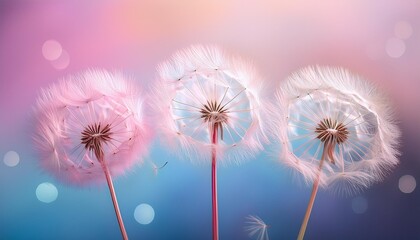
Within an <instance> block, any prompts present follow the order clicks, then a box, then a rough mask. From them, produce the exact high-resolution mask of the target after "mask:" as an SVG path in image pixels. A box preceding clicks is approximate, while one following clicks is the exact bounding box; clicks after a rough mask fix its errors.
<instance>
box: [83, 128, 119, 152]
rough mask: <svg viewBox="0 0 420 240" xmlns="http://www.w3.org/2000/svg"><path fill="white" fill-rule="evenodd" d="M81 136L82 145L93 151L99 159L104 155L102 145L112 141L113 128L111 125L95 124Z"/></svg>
mask: <svg viewBox="0 0 420 240" xmlns="http://www.w3.org/2000/svg"><path fill="white" fill-rule="evenodd" d="M81 134H82V136H81V139H80V140H81V143H82V144H83V145H85V149H87V150H89V151H93V152H94V153H95V155H96V157H97V158H99V157H100V156H102V155H103V150H102V144H103V143H105V142H107V141H110V140H111V134H112V133H111V127H110V125H109V124H106V125H104V124H101V123H95V124H92V125H88V126H87V127H86V128H85V129H84V130H83V131H82V133H81Z"/></svg>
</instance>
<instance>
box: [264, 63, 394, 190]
mask: <svg viewBox="0 0 420 240" xmlns="http://www.w3.org/2000/svg"><path fill="white" fill-rule="evenodd" d="M276 103H277V108H278V109H277V111H276V114H277V116H276V117H274V118H273V122H272V127H273V129H275V133H276V134H277V138H278V141H279V142H280V144H281V150H280V156H279V159H280V161H281V162H282V163H284V164H285V165H286V166H289V167H291V168H292V169H294V170H297V171H298V172H299V173H301V174H302V175H303V177H304V179H305V181H306V182H307V183H311V182H312V181H313V180H314V179H315V178H316V176H317V174H318V171H319V170H318V169H319V163H320V159H321V155H322V154H323V148H324V146H327V145H326V144H327V143H330V145H329V147H328V149H330V151H329V152H328V153H326V159H327V161H325V162H324V165H323V166H322V172H321V174H320V185H321V186H323V187H331V188H332V189H333V190H334V191H337V192H340V193H351V192H358V191H359V190H361V189H364V188H366V187H368V186H369V185H370V184H371V183H373V182H377V181H380V180H382V179H383V177H384V176H386V174H387V173H388V172H389V171H390V170H391V169H392V168H393V167H394V166H395V165H397V164H398V158H397V156H398V155H399V152H398V150H397V147H398V142H399V137H400V131H399V129H398V127H397V125H396V124H395V120H394V119H393V112H392V109H391V107H390V104H389V102H388V100H387V99H386V97H384V95H382V94H381V93H380V92H379V91H378V90H377V89H376V88H375V87H374V86H373V85H372V84H370V83H368V82H366V81H364V80H363V79H361V78H360V77H359V76H357V75H353V74H352V73H350V72H349V71H347V70H344V69H341V68H331V67H307V68H304V69H302V70H300V71H298V72H296V73H294V74H292V75H291V76H290V77H289V78H288V79H287V81H285V82H284V83H283V84H282V85H281V87H280V88H279V89H278V91H277V96H276ZM337 188H339V189H337Z"/></svg>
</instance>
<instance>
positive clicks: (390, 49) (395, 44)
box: [385, 38, 405, 58]
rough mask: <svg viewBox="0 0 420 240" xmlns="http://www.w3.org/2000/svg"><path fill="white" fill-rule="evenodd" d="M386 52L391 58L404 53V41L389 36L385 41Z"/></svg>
mask: <svg viewBox="0 0 420 240" xmlns="http://www.w3.org/2000/svg"><path fill="white" fill-rule="evenodd" d="M385 50H386V53H387V54H388V56H390V57H392V58H399V57H401V56H402V55H403V54H404V53H405V43H404V41H403V40H401V39H398V38H390V39H388V41H387V42H386V46H385Z"/></svg>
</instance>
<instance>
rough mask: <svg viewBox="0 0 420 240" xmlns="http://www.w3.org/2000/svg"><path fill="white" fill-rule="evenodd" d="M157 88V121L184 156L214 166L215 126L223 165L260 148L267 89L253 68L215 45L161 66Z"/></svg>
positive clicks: (190, 51) (187, 52)
mask: <svg viewBox="0 0 420 240" xmlns="http://www.w3.org/2000/svg"><path fill="white" fill-rule="evenodd" d="M158 72H159V79H158V81H157V83H156V85H155V88H154V92H153V94H154V96H155V100H154V101H153V102H154V103H155V106H154V109H155V111H156V112H157V113H158V114H157V115H158V116H159V118H158V119H156V120H155V123H156V124H157V125H158V129H160V130H161V132H162V135H163V138H164V139H165V141H166V142H167V143H168V144H169V145H170V146H173V147H174V148H175V149H176V150H177V151H176V152H178V153H181V154H182V155H183V156H184V157H187V158H189V159H190V160H192V161H197V160H198V161H202V162H203V161H207V162H210V160H211V159H210V154H211V148H212V144H211V139H210V136H211V132H210V131H211V130H210V128H211V126H214V125H215V124H217V125H218V130H219V131H218V134H219V138H218V143H217V144H216V146H215V147H216V148H217V152H218V154H220V155H219V156H218V160H221V163H226V162H229V161H233V162H236V163H238V162H239V161H240V160H241V159H243V158H245V157H248V156H249V155H251V154H253V153H255V152H257V151H258V150H261V149H262V148H263V145H262V143H263V142H264V141H266V140H267V137H266V136H265V135H264V125H263V122H262V121H261V118H262V116H264V114H266V113H265V111H266V110H265V107H264V105H265V102H264V100H263V99H262V98H261V97H262V95H263V94H264V91H266V88H265V85H264V83H263V81H262V80H261V79H260V78H259V77H258V76H257V74H256V72H255V70H254V69H253V67H251V65H250V64H248V63H245V62H244V61H242V60H240V59H237V58H232V57H228V56H227V55H226V54H224V53H223V52H222V51H221V50H220V49H218V48H217V47H213V46H207V47H204V46H192V47H190V48H187V49H184V50H181V51H178V52H177V53H175V54H174V56H173V57H172V59H171V60H169V61H167V62H164V63H162V64H161V65H160V66H159V68H158Z"/></svg>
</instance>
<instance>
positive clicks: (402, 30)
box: [394, 21, 413, 39]
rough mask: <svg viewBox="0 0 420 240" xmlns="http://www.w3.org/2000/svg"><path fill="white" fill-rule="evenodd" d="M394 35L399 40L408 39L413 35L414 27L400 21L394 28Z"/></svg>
mask: <svg viewBox="0 0 420 240" xmlns="http://www.w3.org/2000/svg"><path fill="white" fill-rule="evenodd" d="M394 34H395V36H396V37H397V38H400V39H408V38H410V37H411V35H413V27H412V26H411V24H410V23H409V22H406V21H399V22H397V23H396V24H395V26H394Z"/></svg>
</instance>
